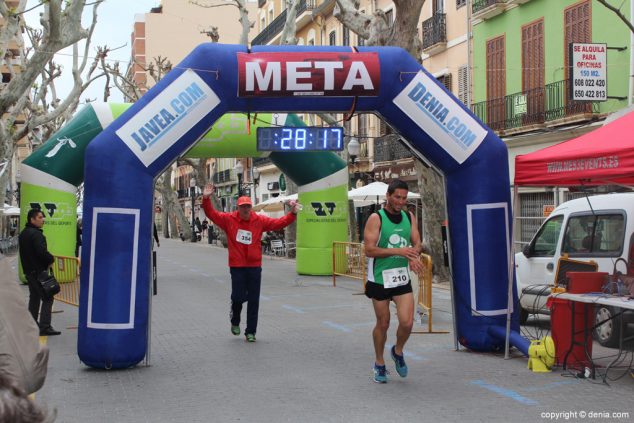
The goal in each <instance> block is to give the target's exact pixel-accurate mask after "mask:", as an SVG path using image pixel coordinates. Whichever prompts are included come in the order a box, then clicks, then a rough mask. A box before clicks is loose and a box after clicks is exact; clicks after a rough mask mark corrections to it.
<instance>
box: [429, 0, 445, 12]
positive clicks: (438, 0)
mask: <svg viewBox="0 0 634 423" xmlns="http://www.w3.org/2000/svg"><path fill="white" fill-rule="evenodd" d="M432 13H433V14H434V15H437V14H439V13H445V0H434V2H433V4H432Z"/></svg>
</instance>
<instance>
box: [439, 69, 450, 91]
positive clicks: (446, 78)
mask: <svg viewBox="0 0 634 423" xmlns="http://www.w3.org/2000/svg"><path fill="white" fill-rule="evenodd" d="M438 81H440V83H441V84H443V85H444V86H445V88H447V91H449V92H451V74H450V73H448V74H446V75H443V76H440V77H438Z"/></svg>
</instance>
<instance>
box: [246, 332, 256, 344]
mask: <svg viewBox="0 0 634 423" xmlns="http://www.w3.org/2000/svg"><path fill="white" fill-rule="evenodd" d="M244 336H246V338H247V342H255V334H253V333H245V334H244Z"/></svg>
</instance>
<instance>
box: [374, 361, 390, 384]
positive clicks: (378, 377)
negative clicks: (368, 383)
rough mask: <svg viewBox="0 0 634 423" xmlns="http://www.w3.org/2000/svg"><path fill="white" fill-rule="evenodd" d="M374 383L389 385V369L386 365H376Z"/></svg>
mask: <svg viewBox="0 0 634 423" xmlns="http://www.w3.org/2000/svg"><path fill="white" fill-rule="evenodd" d="M374 381H375V382H376V383H387V369H386V368H385V365H383V366H379V365H378V364H376V363H375V364H374Z"/></svg>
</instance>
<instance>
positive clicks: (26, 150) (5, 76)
mask: <svg viewBox="0 0 634 423" xmlns="http://www.w3.org/2000/svg"><path fill="white" fill-rule="evenodd" d="M5 3H6V4H7V7H9V8H16V9H17V8H18V6H19V3H20V2H19V0H6V1H5ZM3 26H4V18H2V17H1V16H0V27H3ZM21 56H22V52H21V51H20V47H19V46H18V42H17V40H16V39H14V38H11V39H9V40H8V41H7V47H6V52H5V59H4V61H3V62H2V65H0V71H1V72H2V82H0V84H2V87H3V88H4V87H5V86H6V84H8V83H9V82H10V81H11V75H14V74H16V73H19V72H20V71H21V64H22V57H21ZM24 122H25V116H24V115H23V114H20V115H19V116H18V117H17V120H16V122H15V123H16V125H23V124H24ZM39 142H41V140H39V139H38V138H37V137H32V138H29V137H24V138H22V139H21V140H19V141H18V142H17V144H16V146H15V152H14V154H13V159H12V161H11V166H10V168H11V172H10V174H11V181H10V183H9V186H8V187H7V189H6V194H7V195H6V198H5V202H7V203H10V204H18V198H17V189H18V184H19V183H20V177H19V172H18V169H19V164H20V163H21V162H22V160H24V159H25V158H27V157H28V156H29V155H30V154H31V153H32V152H33V149H34V147H36V145H37V144H39ZM13 194H16V195H13Z"/></svg>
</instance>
